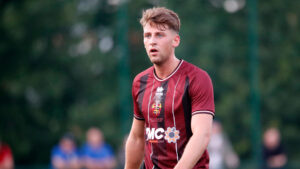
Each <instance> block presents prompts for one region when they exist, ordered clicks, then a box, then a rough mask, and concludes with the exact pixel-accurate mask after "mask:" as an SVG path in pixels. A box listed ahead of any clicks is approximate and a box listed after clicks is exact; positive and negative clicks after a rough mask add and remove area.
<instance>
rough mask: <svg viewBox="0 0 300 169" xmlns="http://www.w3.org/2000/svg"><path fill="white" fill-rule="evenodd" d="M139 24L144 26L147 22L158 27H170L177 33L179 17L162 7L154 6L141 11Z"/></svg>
mask: <svg viewBox="0 0 300 169" xmlns="http://www.w3.org/2000/svg"><path fill="white" fill-rule="evenodd" d="M140 23H141V25H142V26H143V27H144V26H145V25H146V24H147V23H149V24H150V25H151V26H155V27H158V28H159V29H167V28H169V29H172V30H174V31H175V32H177V33H179V30H180V19H179V17H178V15H177V14H176V13H175V12H174V11H172V10H170V9H167V8H164V7H154V8H150V9H147V10H145V11H143V16H142V18H141V19H140Z"/></svg>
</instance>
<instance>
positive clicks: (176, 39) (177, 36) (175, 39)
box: [172, 34, 180, 48]
mask: <svg viewBox="0 0 300 169" xmlns="http://www.w3.org/2000/svg"><path fill="white" fill-rule="evenodd" d="M179 44H180V36H179V35H178V34H176V35H175V36H174V39H173V42H172V46H173V47H174V48H176V47H177V46H179Z"/></svg>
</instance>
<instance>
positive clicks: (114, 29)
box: [0, 0, 300, 168]
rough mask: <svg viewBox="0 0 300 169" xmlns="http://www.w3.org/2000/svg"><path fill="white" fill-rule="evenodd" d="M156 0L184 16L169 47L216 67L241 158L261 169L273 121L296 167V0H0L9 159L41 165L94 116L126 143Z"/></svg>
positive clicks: (220, 97)
mask: <svg viewBox="0 0 300 169" xmlns="http://www.w3.org/2000/svg"><path fill="white" fill-rule="evenodd" d="M158 5H159V6H165V7H167V8H170V9H172V10H174V11H176V12H177V13H178V14H179V16H180V18H181V23H182V27H181V32H180V35H181V45H180V46H179V47H178V48H177V49H176V56H177V57H178V58H182V59H184V60H186V61H188V62H191V63H193V64H195V65H197V66H199V67H201V68H202V69H204V70H206V71H207V72H208V73H209V74H210V76H211V78H212V81H213V84H214V92H215V105H216V118H217V119H218V120H219V121H221V122H222V125H223V131H224V132H225V133H226V135H227V137H228V139H229V140H230V142H231V144H232V148H233V150H234V151H235V152H236V154H237V156H238V157H239V159H240V165H239V168H258V166H259V163H261V162H262V156H263V155H262V146H261V143H262V134H263V131H265V129H267V128H269V127H275V128H277V129H278V130H279V132H280V134H281V141H282V144H283V146H284V150H285V153H286V154H287V159H288V160H287V167H288V168H300V162H299V159H300V151H299V150H300V148H299V145H298V144H299V142H300V136H299V135H298V134H299V129H300V125H299V124H300V123H299V122H300V113H299V112H298V111H300V98H299V94H300V77H299V74H298V73H300V57H299V55H300V48H299V45H300V23H299V21H300V10H299V6H300V1H285V0H268V1H255V0H201V1H199V0H188V1H181V0H164V1H163V0H161V1H159V0H51V1H50V0H43V1H38V0H0V64H1V66H0V140H1V141H2V142H5V143H6V144H8V145H9V146H10V148H11V151H12V154H13V157H14V163H15V168H47V167H48V166H49V164H50V154H51V149H52V147H53V146H54V145H55V144H57V143H58V141H59V139H60V138H61V137H62V135H63V134H64V133H66V132H72V133H73V134H74V136H75V138H76V141H77V143H78V144H81V143H83V142H84V140H85V134H86V131H87V129H88V128H90V127H92V126H96V127H99V128H100V129H101V130H102V132H103V135H104V137H105V140H106V142H107V143H109V144H110V145H111V146H112V148H113V150H114V152H115V153H117V152H118V151H120V149H122V142H123V137H124V136H125V135H126V134H127V133H128V132H129V130H130V124H131V121H132V119H133V112H132V110H133V109H132V102H131V82H132V80H133V78H134V76H135V75H136V74H137V73H139V72H141V71H142V70H144V69H146V68H147V67H149V66H151V63H150V61H149V60H148V57H147V55H146V52H145V50H144V47H143V39H142V27H141V26H140V25H139V18H140V17H141V13H142V10H143V9H146V8H150V7H153V6H158Z"/></svg>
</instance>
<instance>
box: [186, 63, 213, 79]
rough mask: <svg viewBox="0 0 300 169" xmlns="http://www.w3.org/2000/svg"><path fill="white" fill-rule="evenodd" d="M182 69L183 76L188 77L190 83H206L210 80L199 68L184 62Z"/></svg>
mask: <svg viewBox="0 0 300 169" xmlns="http://www.w3.org/2000/svg"><path fill="white" fill-rule="evenodd" d="M183 68H184V71H185V74H186V75H187V76H188V77H189V79H190V81H191V82H192V81H194V80H196V81H198V80H200V81H207V80H210V76H209V74H208V73H207V72H206V71H205V70H203V69H201V68H199V67H198V66H195V65H193V64H191V63H189V62H186V61H185V62H184V65H183Z"/></svg>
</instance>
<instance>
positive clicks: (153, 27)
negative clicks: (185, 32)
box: [143, 22, 172, 33]
mask: <svg viewBox="0 0 300 169" xmlns="http://www.w3.org/2000/svg"><path fill="white" fill-rule="evenodd" d="M143 30H144V33H146V32H168V31H172V30H171V29H169V27H168V25H158V24H155V23H150V22H148V23H147V24H146V25H145V26H144V27H143Z"/></svg>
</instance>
